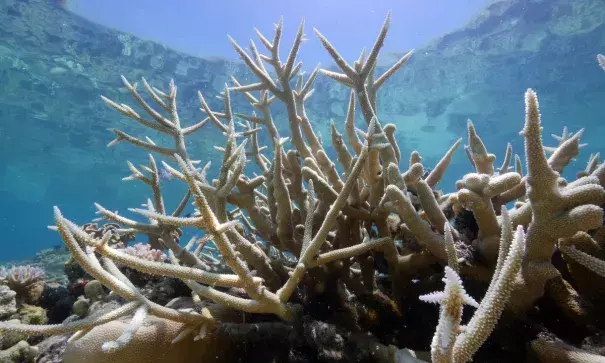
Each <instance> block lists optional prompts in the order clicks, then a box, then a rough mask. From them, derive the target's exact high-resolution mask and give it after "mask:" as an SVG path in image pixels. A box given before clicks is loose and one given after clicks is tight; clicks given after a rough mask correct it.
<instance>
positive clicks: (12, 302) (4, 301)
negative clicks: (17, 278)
mask: <svg viewBox="0 0 605 363" xmlns="http://www.w3.org/2000/svg"><path fill="white" fill-rule="evenodd" d="M16 296H17V293H16V292H14V291H13V290H11V289H9V288H8V286H5V285H0V319H4V318H6V317H7V316H11V315H12V314H14V313H16V312H17V300H16V299H15V297H16Z"/></svg>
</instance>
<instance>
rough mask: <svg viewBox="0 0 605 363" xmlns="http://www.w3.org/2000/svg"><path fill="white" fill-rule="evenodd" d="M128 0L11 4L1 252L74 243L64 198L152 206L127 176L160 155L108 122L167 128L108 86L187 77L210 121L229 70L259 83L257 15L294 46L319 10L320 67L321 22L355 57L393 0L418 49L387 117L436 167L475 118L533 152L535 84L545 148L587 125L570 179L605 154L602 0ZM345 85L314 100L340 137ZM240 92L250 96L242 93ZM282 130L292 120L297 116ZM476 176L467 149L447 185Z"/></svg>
mask: <svg viewBox="0 0 605 363" xmlns="http://www.w3.org/2000/svg"><path fill="white" fill-rule="evenodd" d="M123 3H124V2H121V1H117V0H111V1H92V2H88V1H80V2H73V3H71V4H70V7H69V8H68V9H64V8H61V7H59V6H57V5H56V4H54V3H53V2H48V1H41V0H30V1H15V0H3V1H2V8H3V10H4V11H3V12H2V15H0V20H1V21H0V24H2V25H0V29H1V31H0V39H2V42H1V43H0V206H1V208H0V232H1V237H0V245H1V247H2V248H1V249H0V251H1V252H0V260H10V259H18V258H25V257H28V256H31V255H33V254H34V253H35V252H37V251H38V250H40V249H42V248H47V247H51V246H53V245H57V244H60V243H61V241H60V239H59V237H58V236H57V235H56V233H54V232H52V231H49V230H47V229H46V226H47V225H50V224H52V206H53V205H58V206H59V207H60V208H61V210H62V211H63V213H64V215H65V216H67V217H68V218H70V219H72V220H74V221H76V222H77V223H80V224H82V223H85V222H88V221H90V220H91V219H93V218H95V217H96V216H95V214H94V212H95V208H94V206H93V202H99V203H101V204H102V205H104V206H105V207H106V208H108V209H110V210H120V212H121V213H122V214H127V213H128V212H127V211H126V208H129V207H138V206H139V205H140V204H142V203H144V202H145V200H146V198H147V197H148V189H147V187H146V186H144V185H142V184H140V183H136V182H129V183H127V182H123V181H121V178H122V177H125V176H127V175H128V169H127V166H126V160H131V161H132V162H133V163H135V164H138V163H144V162H145V160H146V153H145V152H142V151H140V150H136V149H134V148H132V147H130V146H128V145H125V144H120V145H118V146H117V147H115V148H113V149H107V148H105V145H106V144H107V143H108V142H109V141H111V140H112V138H113V136H112V135H111V133H110V132H109V131H107V129H108V128H114V127H117V128H120V129H123V130H126V131H128V132H130V133H132V134H133V135H135V136H140V137H142V136H144V135H151V136H153V134H152V133H151V134H150V133H147V132H146V130H143V128H142V127H140V126H138V125H135V124H134V123H133V122H130V121H129V120H126V119H125V118H124V117H121V116H120V115H118V114H117V113H116V112H113V111H111V110H108V109H107V107H106V106H105V105H104V104H103V102H102V101H101V100H100V99H99V95H100V94H105V95H108V96H109V97H110V98H112V99H115V100H117V101H119V102H125V103H130V104H132V102H131V100H130V98H129V96H128V95H127V94H125V93H124V92H123V91H120V90H119V89H120V87H121V83H120V79H119V75H120V74H124V75H125V76H127V77H128V78H129V79H130V80H131V82H134V81H136V80H137V79H138V78H139V77H142V76H144V77H146V78H147V79H148V80H149V81H150V82H152V83H153V84H154V85H155V86H157V87H161V88H163V89H166V86H167V83H168V80H169V79H170V78H175V80H176V81H177V85H179V99H180V100H181V104H180V107H181V110H182V114H181V118H182V119H184V120H186V122H189V123H193V122H196V121H198V120H199V119H201V117H202V115H201V114H200V113H199V111H198V108H199V104H198V102H197V99H196V92H197V90H201V91H202V92H204V95H205V97H206V99H207V100H209V102H210V103H211V107H213V109H217V110H219V109H220V101H218V100H216V99H215V96H216V95H217V94H218V92H219V90H220V87H221V86H222V84H224V82H226V81H228V75H231V74H235V75H237V76H238V78H239V79H240V81H242V83H247V82H246V81H247V80H248V81H253V79H252V78H247V75H246V74H245V71H244V69H243V67H242V65H241V63H239V62H238V61H237V58H236V57H235V55H234V52H233V50H232V48H231V46H230V45H229V43H228V41H227V39H226V35H227V34H230V35H231V36H233V37H234V38H235V39H236V40H237V41H238V42H239V43H240V44H242V45H247V39H248V38H250V37H253V36H254V32H253V28H254V27H255V26H256V27H258V28H259V29H260V30H261V31H263V32H264V33H265V34H266V35H267V36H270V34H271V31H272V28H271V26H272V23H274V22H275V21H276V20H277V19H278V18H279V15H284V20H285V22H286V27H285V29H286V30H285V33H284V46H283V47H282V53H284V54H286V52H287V49H288V48H287V47H288V45H289V44H290V39H292V36H293V34H294V32H295V30H296V27H297V25H298V23H299V21H300V19H301V18H302V17H305V18H306V21H307V25H306V29H307V30H306V34H307V38H308V39H309V41H308V42H307V43H306V44H305V45H304V47H303V50H302V51H301V59H302V60H303V61H304V62H305V64H306V67H307V68H309V69H310V68H312V67H314V65H315V64H316V63H318V62H321V63H322V64H324V65H325V66H328V65H329V64H331V62H330V59H329V57H328V56H327V55H326V52H325V51H324V50H323V49H322V47H321V46H320V44H319V42H318V40H317V39H316V38H315V36H314V35H313V32H312V28H313V27H317V28H318V29H320V30H321V31H322V33H323V34H324V35H326V36H327V37H328V38H329V39H330V40H331V41H332V42H333V44H335V45H336V47H337V48H338V49H339V50H340V51H341V52H342V54H343V56H345V57H346V58H347V59H348V60H352V59H355V58H356V57H357V55H358V54H359V52H360V49H361V48H362V47H363V46H370V45H371V44H372V42H373V40H374V38H375V36H376V34H377V32H378V29H379V27H380V24H381V23H382V21H383V19H384V16H385V14H386V12H387V10H388V9H391V10H392V14H393V23H392V28H391V32H390V35H389V38H388V39H387V43H386V45H385V48H384V51H383V54H384V57H383V58H382V61H381V64H390V63H392V61H393V60H394V59H395V56H396V55H397V54H400V53H401V52H404V51H407V50H408V49H411V48H418V51H417V53H416V54H415V55H414V57H413V60H412V61H410V63H409V64H408V65H406V67H405V69H404V70H402V71H401V72H400V74H398V76H397V77H395V78H394V79H393V80H391V81H390V83H389V84H388V86H385V89H384V94H381V95H379V113H381V112H382V114H383V115H385V118H384V120H383V123H386V122H392V123H394V124H396V125H397V127H398V134H397V136H398V139H399V142H400V147H401V149H402V155H403V160H407V158H408V155H409V153H410V152H411V151H412V150H415V149H416V150H419V151H420V152H421V154H422V155H423V156H424V160H423V161H425V162H426V166H427V167H432V166H433V165H434V164H435V163H436V162H437V160H438V159H439V158H440V157H441V155H442V154H443V153H444V152H445V151H446V150H447V148H449V146H450V145H451V144H452V143H453V141H454V140H455V139H456V138H458V137H465V136H466V133H465V123H466V120H467V118H472V119H473V121H474V122H475V124H476V126H477V129H478V131H479V133H480V135H481V136H482V137H483V139H484V141H485V143H486V144H487V146H488V149H489V151H490V152H493V153H495V154H497V155H498V161H497V162H496V165H497V166H499V164H500V162H501V160H502V157H503V153H504V150H505V147H506V143H507V142H509V141H510V142H512V144H513V147H514V150H515V152H518V153H522V138H521V137H519V136H518V132H519V131H520V129H521V127H522V122H523V114H524V110H523V92H524V91H525V89H526V88H528V87H535V88H536V89H537V91H538V95H539V97H540V100H541V106H542V112H543V117H544V121H545V132H544V135H545V140H546V142H545V143H546V144H547V145H554V144H555V141H554V139H551V138H550V136H549V135H550V134H551V133H555V134H560V133H561V130H562V129H563V126H564V125H567V126H569V128H570V130H571V131H574V132H575V131H577V130H578V129H579V128H581V127H585V128H587V132H586V133H585V136H584V138H583V140H584V142H587V143H588V146H587V147H586V148H584V149H583V150H582V154H581V156H580V158H578V160H577V161H575V162H573V163H572V165H571V166H570V167H569V168H568V173H569V175H574V174H575V172H576V171H579V170H580V169H583V168H584V166H585V163H586V161H587V160H588V156H589V155H590V153H592V152H597V151H600V152H601V153H602V155H604V154H603V152H605V149H604V148H603V144H602V135H605V124H603V117H604V116H605V106H603V105H605V102H604V100H605V73H604V72H603V71H602V70H601V69H600V68H599V67H598V66H597V64H596V60H595V56H596V54H597V53H598V52H605V20H603V19H602V18H601V17H600V15H598V14H604V13H605V4H604V3H602V2H601V8H599V7H598V3H599V2H598V1H585V2H584V3H585V4H586V6H587V7H589V6H590V7H592V8H591V9H592V10H590V11H588V10H582V9H580V8H578V7H572V6H571V5H570V6H568V7H567V6H566V5H565V3H564V2H563V1H556V0H549V1H544V2H542V3H541V4H538V5H536V4H533V5H531V6H533V7H536V8H531V9H528V7H530V5H529V2H528V5H523V4H524V2H523V1H521V0H519V1H513V3H521V5H518V6H515V7H512V8H511V9H510V10H508V11H505V12H504V13H503V14H498V11H497V9H495V8H492V9H491V10H492V12H491V13H490V14H491V15H490V16H489V17H488V18H487V20H486V19H484V18H481V17H480V18H479V20H475V22H473V23H470V24H469V25H467V21H468V20H469V19H471V18H473V16H474V14H475V13H477V12H479V11H480V9H482V8H484V6H486V3H487V2H486V1H480V0H473V1H470V0H469V1H465V2H464V3H465V4H464V5H460V4H456V3H455V2H449V3H448V4H444V2H441V1H436V0H435V1H426V2H413V1H403V2H399V1H375V2H373V3H372V4H370V5H368V4H367V3H366V2H363V1H353V2H351V1H348V2H346V4H347V5H346V6H344V5H343V4H344V3H345V2H340V1H319V0H313V1H305V2H304V6H290V2H284V1H268V2H264V3H263V4H262V6H260V7H259V8H255V7H252V6H251V5H250V4H251V3H252V2H248V1H243V0H241V1H235V2H227V1H225V2H215V3H213V4H212V6H208V5H207V2H200V1H184V0H183V1H177V2H169V1H165V2H159V1H155V2H149V3H153V4H148V3H145V4H144V5H143V2H137V4H138V5H136V6H135V5H132V3H130V2H127V4H126V5H124V4H123ZM133 3H134V2H133ZM255 3H259V2H255ZM286 3H288V5H284V4H286ZM578 3H583V2H582V1H579V2H578ZM201 4H203V6H202V5H201ZM595 4H597V5H595ZM599 9H600V11H599ZM544 14H546V15H544ZM81 16H83V17H81ZM242 19H243V20H242ZM105 26H108V27H111V28H115V30H112V29H108V28H105ZM458 28H459V29H460V30H458V31H456V32H453V31H454V30H456V29H458ZM450 32H452V33H450ZM129 33H131V34H129ZM137 37H141V38H142V39H144V40H138V38H137ZM432 39H436V40H435V41H432V42H431V40H432ZM155 42H159V44H158V43H155ZM257 44H258V45H259V47H260V43H258V42H257ZM172 48H174V49H175V50H172ZM181 52H182V53H181ZM197 56H203V57H205V58H203V59H202V58H196V57H197ZM333 84H334V82H333V81H331V80H327V79H325V78H321V79H319V80H318V82H317V87H316V88H317V93H316V95H315V96H314V98H313V99H312V100H311V101H310V103H309V105H308V112H309V113H310V114H311V115H313V116H315V118H314V120H313V122H314V124H315V125H317V131H318V132H320V133H321V134H322V136H323V140H324V141H326V142H327V141H328V140H329V133H328V131H327V130H328V127H329V124H328V121H329V119H330V118H332V119H334V120H335V122H337V125H339V130H340V131H341V132H343V126H342V120H344V117H343V115H342V110H343V109H342V106H343V105H345V99H346V92H343V89H342V88H339V87H335V86H333ZM237 102H239V103H237V105H241V104H244V105H245V101H243V100H242V99H241V98H239V101H237ZM339 105H340V106H339ZM339 107H340V108H339ZM345 107H346V106H345ZM248 111H249V110H248V109H245V111H244V112H248ZM274 117H276V119H277V120H280V117H281V119H282V120H283V109H280V108H279V107H277V108H276V116H274ZM419 125H424V127H423V128H421V127H419ZM279 127H280V129H281V130H284V131H285V130H286V129H287V126H286V125H285V122H282V123H280V124H279ZM200 135H201V136H199V138H198V139H194V140H192V141H191V145H190V148H191V150H192V151H193V152H195V156H196V157H197V158H201V159H203V160H204V161H206V160H212V161H213V165H214V169H213V171H216V167H217V166H218V164H219V163H220V160H219V159H218V157H219V153H218V152H216V151H214V150H213V149H212V146H213V145H221V144H222V143H223V140H224V138H223V136H222V135H221V134H220V132H218V131H217V130H216V129H215V128H212V127H208V126H207V127H206V129H205V130H204V131H203V133H200ZM263 137H264V138H265V139H264V140H266V136H263ZM154 140H155V141H156V142H161V141H163V140H162V139H159V138H156V139H154ZM164 141H165V140H164ZM329 149H330V150H331V148H329ZM402 164H403V163H402ZM466 172H470V166H469V164H468V162H467V160H466V158H465V156H464V153H463V151H462V149H459V150H458V152H457V154H456V157H455V159H454V163H453V165H452V167H451V168H450V170H449V171H448V173H447V176H446V178H445V179H444V181H443V182H442V184H441V187H442V188H443V189H444V190H445V191H451V190H453V188H454V183H455V181H456V180H457V179H459V178H461V177H462V176H463V175H464V173H466ZM164 187H165V198H166V201H167V204H168V209H169V210H171V209H172V208H174V207H175V206H176V204H177V203H178V202H179V201H180V198H181V196H182V194H183V193H184V186H183V185H182V184H181V183H179V182H166V183H164ZM188 211H191V207H189V210H188Z"/></svg>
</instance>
